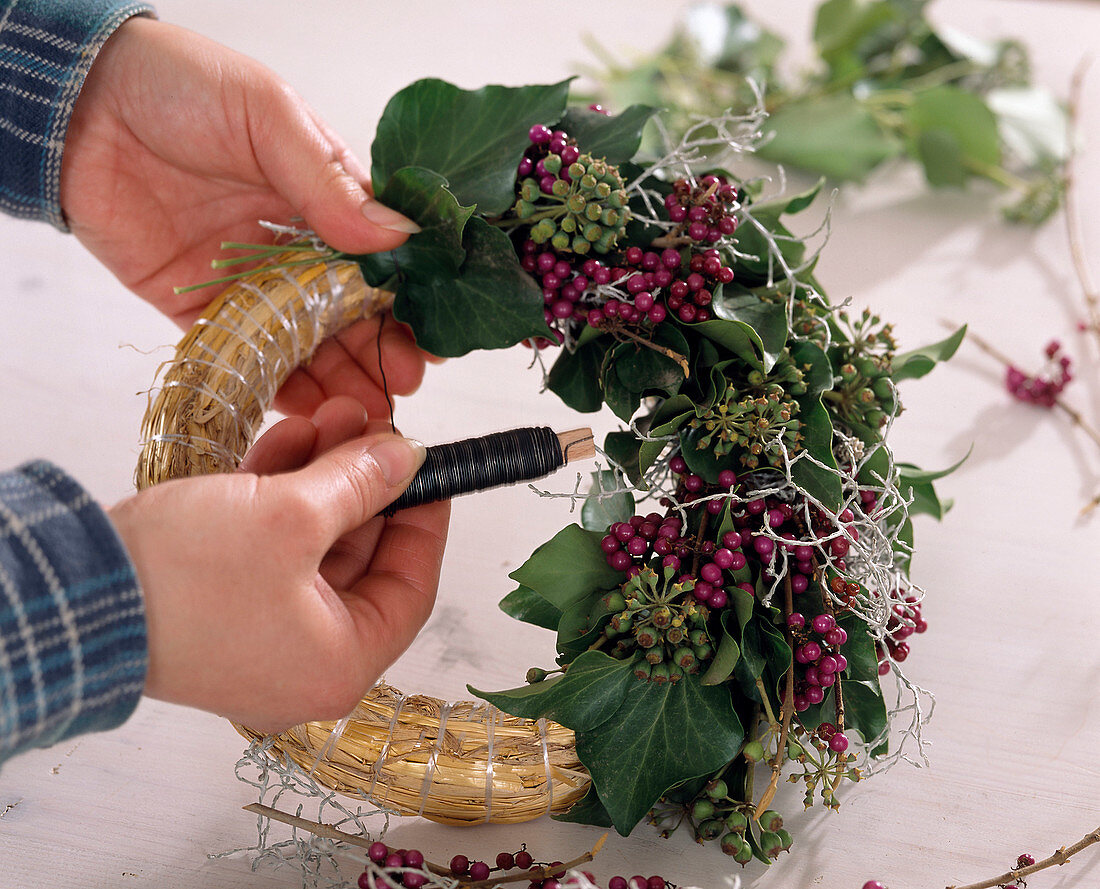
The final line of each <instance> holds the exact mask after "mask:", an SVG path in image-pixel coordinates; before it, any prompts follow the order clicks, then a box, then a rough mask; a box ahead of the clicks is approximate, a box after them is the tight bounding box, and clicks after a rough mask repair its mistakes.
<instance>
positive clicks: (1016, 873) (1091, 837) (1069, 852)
mask: <svg viewBox="0 0 1100 889" xmlns="http://www.w3.org/2000/svg"><path fill="white" fill-rule="evenodd" d="M1095 843H1100V827H1098V828H1096V829H1095V830H1093V831H1092V832H1091V833H1087V834H1085V835H1084V836H1083V837H1082V838H1081V839H1079V840H1078V841H1077V842H1076V843H1074V844H1073V845H1072V846H1062V847H1061V848H1060V849H1058V850H1057V851H1056V852H1055V853H1054V854H1053V855H1051V856H1050V857H1049V858H1044V859H1043V860H1042V861H1036V862H1035V863H1034V864H1029V865H1027V866H1026V867H1020V868H1016V869H1015V870H1010V871H1006V872H1005V873H1003V874H1000V875H999V876H996V877H990V878H989V879H987V880H979V881H978V882H977V883H967V884H966V885H965V886H960V885H951V886H948V887H946V889H993V887H995V886H1002V885H1004V884H1005V883H1009V882H1011V881H1013V880H1017V879H1019V878H1020V877H1028V876H1030V875H1031V874H1033V873H1035V872H1036V871H1041V870H1046V869H1047V868H1048V867H1054V866H1055V865H1059V866H1060V865H1063V864H1065V863H1066V862H1067V861H1069V859H1070V858H1071V857H1072V856H1074V855H1076V854H1077V853H1078V852H1080V851H1081V850H1083V849H1087V848H1088V847H1089V846H1092V845H1094V844H1095Z"/></svg>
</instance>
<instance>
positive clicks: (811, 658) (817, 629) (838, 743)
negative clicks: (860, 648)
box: [787, 611, 848, 753]
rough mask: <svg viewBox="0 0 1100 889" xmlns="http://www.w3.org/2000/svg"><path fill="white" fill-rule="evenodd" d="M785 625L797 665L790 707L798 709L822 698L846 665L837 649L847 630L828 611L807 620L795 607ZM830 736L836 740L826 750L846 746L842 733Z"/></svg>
mask: <svg viewBox="0 0 1100 889" xmlns="http://www.w3.org/2000/svg"><path fill="white" fill-rule="evenodd" d="M787 627H788V628H789V629H790V631H791V635H792V637H793V639H794V643H795V649H794V661H795V663H796V664H798V665H799V666H800V667H801V671H800V675H798V676H797V678H796V679H795V688H794V709H795V710H796V711H797V712H799V713H801V712H803V711H804V710H808V709H809V708H810V706H811V705H813V704H820V703H821V702H822V701H823V700H825V689H827V688H829V687H830V686H832V685H834V684H835V683H836V680H837V676H839V674H841V673H843V672H844V671H845V670H846V669H847V668H848V659H847V658H846V657H845V656H844V655H843V654H841V653H840V647H841V646H842V645H843V644H844V643H845V642H847V641H848V633H847V631H846V630H845V629H844V628H843V627H839V626H837V623H836V618H835V617H833V616H832V615H831V614H818V615H817V616H815V617H814V618H812V619H811V620H809V621H807V619H806V615H804V614H803V613H802V612H800V611H795V612H792V613H791V614H790V615H788V616H787ZM832 737H833V738H835V739H836V740H835V742H834V741H830V742H829V749H830V750H832V751H833V752H834V753H843V752H844V751H845V750H847V749H848V739H847V738H845V737H844V735H843V734H837V735H833V736H832ZM827 740H828V739H827Z"/></svg>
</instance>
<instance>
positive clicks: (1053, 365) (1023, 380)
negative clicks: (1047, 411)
mask: <svg viewBox="0 0 1100 889" xmlns="http://www.w3.org/2000/svg"><path fill="white" fill-rule="evenodd" d="M1061 351H1062V344H1061V343H1060V342H1058V340H1051V341H1050V342H1049V343H1047V346H1046V349H1045V350H1044V352H1045V354H1046V357H1047V366H1046V367H1045V368H1044V369H1043V370H1042V371H1040V372H1039V373H1037V374H1035V375H1033V376H1032V375H1028V374H1026V373H1024V372H1023V371H1022V370H1020V369H1019V368H1018V367H1016V365H1014V364H1010V365H1008V367H1007V368H1005V388H1006V389H1007V390H1008V391H1009V394H1010V395H1012V397H1013V398H1015V399H1016V400H1017V401H1023V402H1026V403H1027V404H1037V405H1039V406H1040V407H1054V404H1055V402H1056V401H1057V400H1058V396H1059V395H1061V394H1062V390H1064V389H1065V388H1066V386H1067V385H1069V383H1070V382H1071V381H1072V380H1073V372H1072V371H1071V370H1070V365H1071V364H1072V362H1071V361H1070V358H1069V356H1068V355H1065V354H1061Z"/></svg>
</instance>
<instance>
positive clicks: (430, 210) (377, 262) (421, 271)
mask: <svg viewBox="0 0 1100 889" xmlns="http://www.w3.org/2000/svg"><path fill="white" fill-rule="evenodd" d="M378 199H379V200H380V201H382V203H384V204H385V205H386V206H387V207H392V208H393V209H395V210H399V211H400V212H402V213H404V214H405V215H406V216H408V217H409V218H410V219H413V220H415V221H416V222H417V223H418V224H419V225H420V231H419V232H417V233H416V234H415V235H412V236H411V237H410V238H409V239H408V240H407V241H405V243H404V244H402V245H401V246H400V247H398V248H396V249H395V250H391V251H389V252H387V253H368V254H365V255H363V256H357V257H356V261H357V262H358V263H359V266H360V268H362V270H363V277H364V279H365V280H366V281H367V283H368V284H371V285H372V286H374V287H378V286H380V285H381V284H382V283H383V282H385V281H388V280H389V279H390V278H391V277H393V276H394V275H395V274H397V273H398V271H401V273H402V274H408V275H409V276H411V277H416V276H417V275H423V276H425V277H427V276H429V274H430V272H432V271H436V272H438V274H441V275H451V276H454V275H457V274H458V270H459V268H460V267H461V266H462V262H463V260H464V259H465V258H466V251H465V249H464V248H463V246H462V233H463V230H464V229H465V227H466V223H467V221H468V220H469V219H470V217H471V216H472V215H473V212H474V208H473V207H463V206H462V205H461V204H459V202H458V200H457V199H456V198H455V196H454V195H453V194H452V193H451V192H450V190H448V188H447V180H446V179H444V178H443V177H442V176H440V175H439V174H438V173H436V172H434V171H432V170H426V169H424V168H423V167H402V168H401V169H400V170H398V171H397V172H395V173H394V174H393V176H392V177H390V181H389V182H387V183H386V188H385V189H384V190H383V191H382V193H381V194H380V195H379V196H378Z"/></svg>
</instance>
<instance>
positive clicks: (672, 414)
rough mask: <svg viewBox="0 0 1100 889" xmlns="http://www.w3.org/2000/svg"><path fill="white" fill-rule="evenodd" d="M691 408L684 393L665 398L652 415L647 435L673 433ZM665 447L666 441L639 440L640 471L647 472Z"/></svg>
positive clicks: (655, 436)
mask: <svg viewBox="0 0 1100 889" xmlns="http://www.w3.org/2000/svg"><path fill="white" fill-rule="evenodd" d="M693 408H694V403H693V402H692V400H691V399H690V398H688V397H687V396H686V395H676V396H674V397H672V398H666V399H665V400H664V402H662V404H661V406H660V407H659V408H658V409H657V412H656V413H655V414H654V415H653V422H652V423H651V424H650V426H649V436H650V437H651V438H656V439H661V438H662V437H663V436H668V435H675V434H676V432H677V430H678V429H679V428H680V427H681V426H683V425H684V423H686V422H687V421H688V419H689V418H690V417H691V416H692V415H693V414H694V413H695V411H694V410H693ZM667 447H668V442H667V441H660V440H658V441H643V442H641V443H640V447H639V450H638V467H639V469H640V471H642V472H647V471H648V470H649V468H650V467H651V466H652V465H653V464H654V463H656V462H657V458H658V457H660V456H661V454H662V453H664V450H665V448H667Z"/></svg>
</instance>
